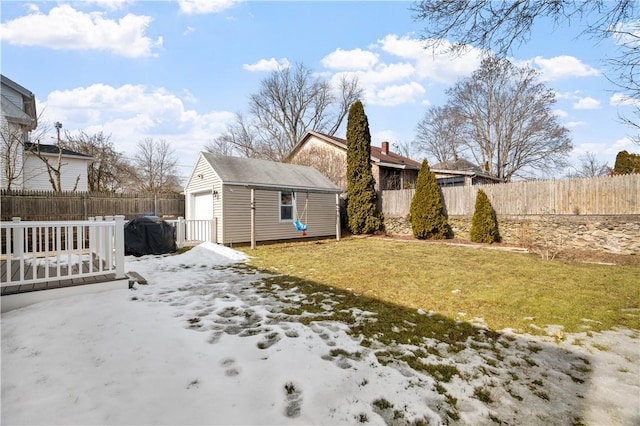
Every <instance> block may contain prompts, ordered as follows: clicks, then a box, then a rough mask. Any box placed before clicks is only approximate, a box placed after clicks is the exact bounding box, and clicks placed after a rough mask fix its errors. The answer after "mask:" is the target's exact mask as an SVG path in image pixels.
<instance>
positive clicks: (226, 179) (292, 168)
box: [202, 152, 342, 193]
mask: <svg viewBox="0 0 640 426" xmlns="http://www.w3.org/2000/svg"><path fill="white" fill-rule="evenodd" d="M202 156H203V157H204V159H205V160H207V162H209V164H210V165H211V167H212V168H213V170H214V171H215V172H216V174H217V175H218V176H219V177H220V179H221V180H222V182H223V183H225V184H237V185H248V186H255V187H272V188H281V189H305V190H316V191H318V190H319V191H328V192H336V193H339V192H342V190H341V189H340V188H339V187H338V186H336V185H335V184H334V183H333V182H331V181H330V180H329V179H328V178H327V177H325V176H324V175H323V174H322V173H320V172H319V171H318V170H316V169H314V168H312V167H307V166H298V165H295V164H287V163H278V162H275V161H268V160H259V159H255V158H240V157H229V156H224V155H217V154H212V153H209V152H203V153H202Z"/></svg>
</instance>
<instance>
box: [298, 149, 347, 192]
mask: <svg viewBox="0 0 640 426" xmlns="http://www.w3.org/2000/svg"><path fill="white" fill-rule="evenodd" d="M346 161H347V159H346V156H345V155H340V154H338V153H337V152H336V151H333V150H331V149H329V148H324V147H319V146H314V147H311V148H309V149H305V150H304V151H302V152H300V153H299V154H298V155H296V157H295V158H294V159H293V160H292V161H291V162H292V163H293V164H299V165H301V166H309V167H313V168H315V169H316V170H318V171H319V172H320V173H322V174H323V175H325V176H326V177H327V178H329V180H331V182H333V183H335V184H336V185H338V186H339V187H341V188H346V187H347V177H346V173H347V162H346Z"/></svg>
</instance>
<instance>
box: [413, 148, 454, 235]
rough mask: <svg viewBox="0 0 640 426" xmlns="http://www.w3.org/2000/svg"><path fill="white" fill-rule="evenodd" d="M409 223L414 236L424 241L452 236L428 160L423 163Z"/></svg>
mask: <svg viewBox="0 0 640 426" xmlns="http://www.w3.org/2000/svg"><path fill="white" fill-rule="evenodd" d="M409 221H410V222H411V229H412V230H413V236H414V237H416V238H419V239H421V240H423V239H427V238H429V239H444V238H449V236H450V235H451V228H450V227H449V223H448V222H447V216H446V214H445V212H444V203H443V201H442V195H441V194H440V188H439V187H438V182H437V181H436V175H435V174H434V173H433V172H432V171H431V169H430V168H429V163H427V160H424V161H423V162H422V166H421V167H420V172H419V173H418V182H417V184H416V192H415V194H413V199H412V200H411V208H410V210H409Z"/></svg>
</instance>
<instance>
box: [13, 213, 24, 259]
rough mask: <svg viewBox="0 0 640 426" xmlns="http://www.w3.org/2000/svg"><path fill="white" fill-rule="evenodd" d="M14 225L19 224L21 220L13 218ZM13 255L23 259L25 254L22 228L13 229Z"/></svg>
mask: <svg viewBox="0 0 640 426" xmlns="http://www.w3.org/2000/svg"><path fill="white" fill-rule="evenodd" d="M12 219H13V223H15V224H19V223H20V218H19V217H13V218H12ZM13 254H14V255H15V256H16V257H17V258H18V259H21V258H22V255H23V254H24V228H22V227H21V226H15V227H13Z"/></svg>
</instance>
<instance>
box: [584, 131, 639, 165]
mask: <svg viewBox="0 0 640 426" xmlns="http://www.w3.org/2000/svg"><path fill="white" fill-rule="evenodd" d="M636 146H637V145H635V144H634V142H633V141H632V140H631V138H628V137H625V138H621V139H617V140H615V141H613V143H600V142H599V143H591V142H587V143H582V144H579V145H576V146H574V148H573V151H572V154H573V155H575V156H578V155H582V154H586V153H587V152H592V153H594V154H596V155H597V156H598V157H599V158H601V159H603V160H606V161H608V162H609V164H610V165H613V163H615V157H616V155H617V154H618V153H619V152H620V151H633V150H634V149H635V147H636Z"/></svg>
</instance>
